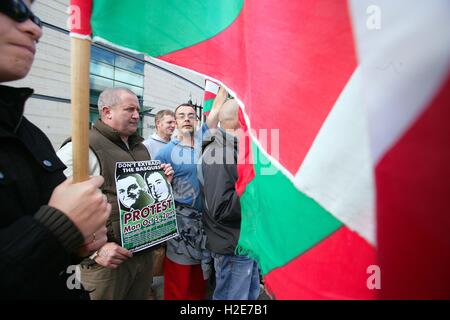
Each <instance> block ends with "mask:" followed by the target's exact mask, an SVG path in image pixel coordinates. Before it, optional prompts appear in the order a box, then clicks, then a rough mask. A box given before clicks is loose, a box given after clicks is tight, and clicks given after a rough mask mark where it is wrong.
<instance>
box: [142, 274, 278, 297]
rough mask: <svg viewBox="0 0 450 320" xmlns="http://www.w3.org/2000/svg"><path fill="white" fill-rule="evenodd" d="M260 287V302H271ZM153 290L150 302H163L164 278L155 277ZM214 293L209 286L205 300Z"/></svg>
mask: <svg viewBox="0 0 450 320" xmlns="http://www.w3.org/2000/svg"><path fill="white" fill-rule="evenodd" d="M260 286H261V292H260V295H259V298H258V300H271V297H270V296H269V295H268V294H267V292H266V291H265V290H264V285H263V284H260ZM152 289H153V294H152V296H151V297H150V298H149V300H163V298H164V276H160V277H153V285H152ZM213 291H214V288H213V285H211V284H209V285H208V286H207V289H206V299H205V300H211V297H212V293H213Z"/></svg>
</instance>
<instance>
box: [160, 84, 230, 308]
mask: <svg viewBox="0 0 450 320" xmlns="http://www.w3.org/2000/svg"><path fill="white" fill-rule="evenodd" d="M226 97H227V92H226V91H225V89H223V88H221V89H220V90H219V93H218V94H217V96H216V98H215V100H214V103H213V107H212V109H211V112H210V114H209V116H208V118H207V120H206V123H205V124H203V126H202V127H201V129H199V130H195V128H196V127H197V123H198V120H197V116H196V114H195V109H194V107H193V106H192V105H190V104H182V105H180V106H178V107H177V108H176V109H175V119H176V123H177V128H178V137H177V138H175V139H172V141H170V142H169V143H168V144H167V146H165V147H164V148H163V149H161V151H160V152H159V154H158V155H157V156H156V159H157V160H161V162H163V163H170V164H171V165H172V168H173V170H174V172H175V174H174V178H173V181H172V187H173V195H174V199H175V204H176V209H177V224H178V231H179V233H180V236H179V237H176V238H173V239H170V240H168V241H167V251H166V258H165V261H164V299H165V300H200V299H204V297H205V280H204V277H203V272H202V268H201V261H202V259H204V253H205V243H206V237H205V234H204V230H203V226H202V222H201V220H202V213H203V208H202V200H201V197H200V183H199V181H198V179H197V160H198V159H199V157H200V155H201V146H202V139H203V138H204V136H205V135H206V134H207V132H208V130H212V129H215V128H217V124H218V114H219V108H220V107H221V106H222V104H223V103H224V102H225V100H226Z"/></svg>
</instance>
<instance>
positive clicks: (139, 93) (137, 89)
mask: <svg viewBox="0 0 450 320" xmlns="http://www.w3.org/2000/svg"><path fill="white" fill-rule="evenodd" d="M114 87H122V88H127V89H130V90H131V91H133V92H134V93H135V94H136V95H137V96H138V99H139V101H141V100H142V97H143V96H144V89H143V88H140V87H136V86H132V85H130V84H128V83H123V82H119V81H114Z"/></svg>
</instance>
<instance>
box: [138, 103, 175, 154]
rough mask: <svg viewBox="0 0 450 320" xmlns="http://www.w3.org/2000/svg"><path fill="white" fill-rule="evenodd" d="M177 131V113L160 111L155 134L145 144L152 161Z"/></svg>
mask: <svg viewBox="0 0 450 320" xmlns="http://www.w3.org/2000/svg"><path fill="white" fill-rule="evenodd" d="M174 131H175V113H174V112H173V111H172V110H160V111H158V112H157V113H156V115H155V132H154V133H153V134H152V135H151V136H150V137H148V138H147V139H146V140H145V141H144V142H142V143H143V144H144V146H146V147H147V150H148V152H149V153H150V156H151V157H152V159H155V158H156V156H157V155H158V153H159V151H160V150H161V149H162V148H164V147H165V146H166V144H168V143H169V141H170V138H171V137H172V134H173V132H174Z"/></svg>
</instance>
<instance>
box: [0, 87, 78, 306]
mask: <svg viewBox="0 0 450 320" xmlns="http://www.w3.org/2000/svg"><path fill="white" fill-rule="evenodd" d="M32 93H33V90H31V89H28V88H23V89H17V88H11V87H6V86H0V206H1V211H0V297H1V298H39V299H46V298H57V299H64V298H78V297H80V295H82V296H84V293H83V292H82V291H79V290H69V289H68V288H67V284H66V280H67V277H69V276H71V275H70V274H67V273H66V270H67V267H68V266H69V265H70V264H72V263H73V262H74V260H73V259H72V256H71V253H72V252H74V251H75V250H76V248H78V247H79V246H80V245H81V244H82V243H83V236H82V235H81V233H80V232H79V230H78V229H77V228H76V226H75V225H74V224H73V223H72V222H71V221H70V220H69V219H68V218H67V217H66V216H65V215H64V214H63V213H61V212H60V211H58V210H56V209H54V208H52V207H49V206H47V205H46V204H47V203H48V201H49V199H50V196H51V194H52V191H53V189H54V188H55V187H56V186H57V185H58V184H60V183H61V182H62V181H64V180H65V176H64V174H63V170H64V169H65V166H64V164H63V163H62V162H61V161H60V160H59V159H58V157H57V156H56V154H55V152H54V150H53V147H52V145H51V144H50V141H49V140H48V138H47V137H46V136H45V135H44V133H43V132H42V131H41V130H39V129H38V128H37V127H36V126H34V125H33V124H32V123H31V122H29V121H28V120H27V119H26V118H25V117H24V116H23V109H24V104H25V101H26V100H27V98H28V97H29V96H30V95H31V94H32Z"/></svg>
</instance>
